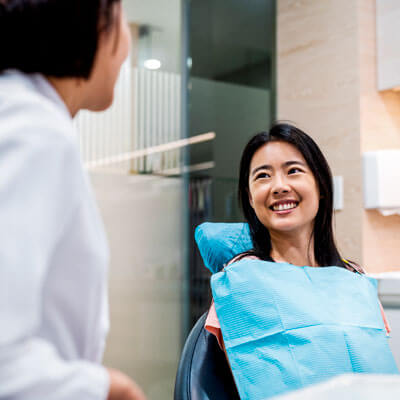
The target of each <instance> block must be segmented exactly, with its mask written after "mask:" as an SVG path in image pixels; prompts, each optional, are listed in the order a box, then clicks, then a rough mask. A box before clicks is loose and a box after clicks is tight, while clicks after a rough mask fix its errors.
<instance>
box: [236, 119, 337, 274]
mask: <svg viewBox="0 0 400 400" xmlns="http://www.w3.org/2000/svg"><path fill="white" fill-rule="evenodd" d="M239 200H240V204H241V206H242V210H243V213H244V216H245V218H246V220H247V222H248V223H249V227H250V233H251V236H252V240H253V245H254V249H253V253H255V254H256V255H257V256H258V257H260V258H262V259H265V260H269V259H271V258H270V253H271V248H272V247H271V246H272V244H271V234H272V235H273V234H274V233H278V234H283V235H292V234H306V235H308V236H309V237H308V238H309V240H310V243H311V241H313V242H312V243H313V248H314V257H315V261H316V262H317V263H318V265H320V266H327V265H340V266H343V262H342V260H341V258H340V255H339V253H338V250H337V248H336V245H335V241H334V234H333V227H332V217H333V183H332V174H331V171H330V168H329V165H328V163H327V161H326V159H325V157H324V155H323V154H322V152H321V150H320V149H319V147H318V146H317V144H316V143H315V142H314V140H313V139H312V138H311V137H310V136H308V135H307V134H306V133H305V132H303V131H302V130H300V129H299V128H297V127H295V126H293V125H291V124H288V123H277V124H275V125H273V126H272V128H271V129H270V130H269V131H268V132H261V133H258V134H257V135H255V136H254V137H253V138H252V139H250V141H249V142H248V144H247V145H246V147H245V149H244V151H243V154H242V158H241V163H240V175H239Z"/></svg>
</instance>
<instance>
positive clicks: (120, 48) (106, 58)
mask: <svg viewBox="0 0 400 400" xmlns="http://www.w3.org/2000/svg"><path fill="white" fill-rule="evenodd" d="M114 13H115V19H114V21H113V25H112V27H111V28H110V30H108V31H104V32H102V33H100V38H99V45H98V49H97V54H96V57H95V61H94V65H93V71H92V74H91V76H90V78H89V81H88V83H89V86H90V90H89V91H88V93H89V94H88V98H87V104H86V107H85V108H87V109H89V110H91V111H102V110H105V109H107V108H108V107H109V106H110V105H111V104H112V102H113V99H114V87H115V84H116V82H117V79H118V75H119V72H120V69H121V66H122V64H123V62H124V61H125V60H126V58H127V57H128V54H129V50H130V47H131V33H130V29H129V25H128V23H127V21H126V18H125V14H124V12H123V9H122V6H121V4H119V3H117V4H115V5H114Z"/></svg>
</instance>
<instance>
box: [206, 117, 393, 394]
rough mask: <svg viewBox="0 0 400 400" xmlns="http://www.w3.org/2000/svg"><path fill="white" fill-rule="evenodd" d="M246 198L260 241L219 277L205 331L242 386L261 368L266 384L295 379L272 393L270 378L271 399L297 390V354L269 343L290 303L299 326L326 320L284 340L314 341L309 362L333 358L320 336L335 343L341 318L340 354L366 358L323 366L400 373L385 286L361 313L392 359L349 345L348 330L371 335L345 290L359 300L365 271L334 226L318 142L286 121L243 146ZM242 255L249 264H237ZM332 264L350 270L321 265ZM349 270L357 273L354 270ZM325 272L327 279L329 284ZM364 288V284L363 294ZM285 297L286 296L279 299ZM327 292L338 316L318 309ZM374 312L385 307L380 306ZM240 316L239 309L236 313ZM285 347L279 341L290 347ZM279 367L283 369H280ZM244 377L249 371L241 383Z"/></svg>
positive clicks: (313, 372)
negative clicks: (391, 344) (355, 364)
mask: <svg viewBox="0 0 400 400" xmlns="http://www.w3.org/2000/svg"><path fill="white" fill-rule="evenodd" d="M239 199H240V202H241V206H242V210H243V213H244V216H245V218H246V220H247V222H248V225H249V230H250V236H251V241H252V244H253V248H252V249H250V250H248V251H244V252H242V253H240V254H238V255H236V256H235V257H234V258H233V259H232V260H231V261H230V262H228V266H227V267H226V269H225V270H224V271H223V272H222V273H217V274H215V275H213V277H212V280H211V286H212V291H213V297H214V300H215V304H216V306H215V305H214V303H213V304H212V305H211V308H210V310H209V313H208V316H207V320H206V323H205V329H206V330H208V331H209V332H211V333H212V334H214V335H215V336H216V337H217V340H218V342H219V344H220V346H221V347H222V348H223V349H224V350H226V355H227V359H228V361H229V363H230V365H231V369H232V372H233V375H234V377H235V382H236V384H238V390H239V392H240V391H241V390H242V393H243V390H244V391H246V390H247V389H249V390H255V391H257V390H258V387H257V385H255V384H254V385H253V386H254V387H252V384H250V383H249V382H251V381H252V379H253V378H254V377H253V376H252V373H253V372H254V371H255V372H254V376H256V375H257V374H258V373H259V372H260V373H261V372H262V373H263V374H265V375H266V377H265V379H264V382H265V381H268V379H271V382H270V386H271V387H272V386H273V385H275V383H276V382H278V381H282V382H283V381H285V384H284V385H283V386H282V387H281V388H278V389H276V390H277V391H276V392H274V393H272V392H269V390H270V389H269V388H268V385H269V384H266V388H265V391H264V392H263V396H261V397H257V398H263V399H264V398H266V397H265V394H266V393H270V394H271V393H272V394H277V393H281V392H284V391H285V390H287V389H288V388H289V387H290V385H291V382H294V381H295V380H296V379H297V378H298V376H297V373H295V372H293V371H295V370H294V369H290V368H288V369H287V371H289V372H287V376H286V375H285V372H282V371H285V368H287V367H288V366H290V365H291V361H288V360H291V358H290V357H289V358H288V359H285V357H284V356H283V355H282V354H283V353H282V354H280V355H279V356H278V355H277V354H278V353H274V354H269V353H268V351H272V350H271V348H274V347H273V345H269V344H268V343H269V342H268V343H267V342H266V341H265V340H266V339H265V338H266V337H267V336H268V335H269V333H268V332H270V331H269V329H270V328H271V327H272V328H271V330H272V331H273V332H274V333H273V336H274V337H277V336H279V335H277V333H279V332H281V331H280V329H282V327H285V328H287V325H285V324H286V322H287V320H288V319H286V320H285V321H284V319H285V318H283V317H282V315H280V316H279V318H278V319H277V320H276V321H278V322H276V321H275V320H274V319H273V318H274V317H273V313H274V310H275V311H276V310H278V311H279V310H280V309H281V308H282V310H284V311H285V312H287V313H288V315H289V316H290V317H289V320H290V321H292V322H293V321H295V323H296V324H298V326H299V329H304V328H305V327H307V326H312V325H313V324H315V325H318V326H319V327H321V326H322V327H323V328H322V329H321V332H320V333H318V335H317V336H313V335H314V334H313V333H312V332H309V333H304V332H305V331H303V333H304V335H305V336H304V337H305V339H304V341H303V342H301V344H300V345H299V343H300V342H295V341H293V342H290V338H289V336H290V335H286V336H284V338H283V339H282V340H283V342H284V343H287V342H290V343H291V344H290V345H291V346H292V348H291V351H292V353H293V354H294V353H295V352H296V351H297V349H300V348H301V347H302V346H304V343H309V344H310V349H309V350H307V351H309V352H310V353H308V355H307V356H305V357H304V359H305V360H306V362H308V361H309V360H311V359H312V357H313V354H317V353H318V356H317V357H316V358H318V359H323V357H326V353H324V352H326V349H323V350H322V352H321V345H320V343H325V342H327V337H326V335H327V332H328V331H329V329H330V327H329V326H336V325H337V326H338V329H337V332H335V334H334V335H336V336H334V339H332V342H334V343H336V345H337V348H336V350H335V351H338V354H339V353H343V354H347V352H349V353H350V355H351V357H354V358H355V359H357V358H359V359H363V360H364V361H365V364H363V366H362V368H360V369H359V370H357V369H352V370H349V369H348V366H346V365H345V363H344V362H343V360H344V359H345V358H346V357H348V355H346V356H345V357H344V358H343V359H342V358H341V356H338V359H337V360H336V361H337V365H336V366H337V368H338V369H337V370H335V369H332V365H331V364H329V363H330V361H329V362H328V361H327V362H325V361H322V364H324V362H325V365H324V367H323V368H322V369H326V371H325V372H327V374H328V375H329V374H331V375H332V376H333V375H334V374H337V373H345V372H370V373H372V371H374V372H379V373H385V372H386V373H387V372H388V371H392V372H391V373H396V372H397V369H396V368H395V367H393V366H394V363H393V362H392V356H391V354H390V351H389V350H388V345H387V339H386V338H385V334H386V333H388V332H389V331H390V330H389V327H388V324H387V321H386V318H385V315H384V312H383V309H382V307H381V306H380V304H379V301H378V298H377V295H376V290H375V289H372V291H371V293H372V294H369V295H368V296H366V297H365V299H367V300H368V301H366V300H365V299H364V300H363V301H362V302H361V308H360V310H361V311H360V312H361V313H362V312H366V313H370V312H372V314H373V318H372V319H371V321H374V324H376V326H379V327H380V329H381V333H382V335H381V336H382V338H381V340H382V347H381V349H380V350H379V351H378V353H379V352H380V351H382V354H383V352H386V353H387V354H388V360H389V361H388V363H387V364H385V365H383V366H378V365H377V364H376V362H375V361H376V358H375V356H374V355H371V354H372V353H371V354H366V353H364V351H363V350H361V351H360V350H358V349H356V350H354V351H353V350H351V351H349V350H348V348H347V347H346V346H347V344H346V343H343V337H346V338H350V339H351V340H353V339H352V335H354V340H355V341H356V342H357V340H359V338H360V337H361V336H358V333H357V334H354V332H353V331H351V329H352V328H351V329H350V332H347V331H346V329H347V328H346V327H345V326H347V325H349V326H350V327H354V326H356V325H357V320H356V315H358V313H357V312H356V313H353V311H352V308H350V307H349V306H350V302H351V301H352V300H350V301H349V300H345V297H343V296H344V293H345V292H346V290H345V288H346V287H347V288H350V292H349V293H350V294H349V298H352V297H353V295H354V294H353V290H354V287H355V286H356V285H357V284H359V283H360V282H362V280H363V279H364V278H365V277H362V276H361V274H363V270H362V268H361V267H360V266H358V265H357V264H355V263H353V262H349V261H346V260H345V259H343V258H342V257H341V255H340V254H339V251H338V249H337V247H336V244H335V240H334V233H333V228H332V216H333V183H332V174H331V171H330V168H329V166H328V163H327V161H326V159H325V157H324V156H323V154H322V152H321V150H320V149H319V148H318V146H317V144H316V143H315V142H314V140H313V139H312V138H311V137H310V136H308V135H307V134H306V133H305V132H303V131H301V130H300V129H298V128H296V127H295V126H293V125H290V124H287V123H277V124H275V125H274V126H272V128H271V129H270V130H269V131H268V132H261V133H259V134H257V135H255V136H254V137H253V138H252V139H251V140H250V141H249V142H248V144H247V145H246V147H245V149H244V151H243V155H242V159H241V163H240V176H239ZM237 261H241V262H240V263H236V262H237ZM262 261H266V262H262ZM231 264H232V265H231ZM332 266H334V267H340V268H326V269H325V268H312V267H332ZM298 267H304V268H298ZM310 267H311V268H310ZM345 269H346V270H349V271H351V272H354V273H356V274H353V273H349V272H348V271H344V270H345ZM253 272H254V274H253ZM303 272H304V273H305V276H306V278H305V279H303V278H304V277H303V278H301V279H300V278H299V276H300V275H296V274H302V273H303ZM336 273H337V274H338V276H339V278H338V279H337V281H336V285H339V287H340V292H337V293H340V296H338V295H337V294H336V290H338V288H335V290H333V292H334V293H335V294H334V295H332V294H329V293H328V289H327V288H330V290H332V288H333V287H335V280H334V279H332V280H330V275H329V274H336ZM272 276H275V277H276V280H273V279H272V280H271V277H272ZM294 276H298V278H299V279H298V280H296V279H297V278H293V277H294ZM235 279H237V281H236V280H235ZM274 279H275V278H274ZM324 279H325V283H322V284H321V282H323V281H324ZM366 279H367V278H366ZM291 280H292V281H291ZM272 281H273V283H271V282H272ZM353 281H354V282H353ZM310 282H312V283H313V285H314V290H313V289H311V286H310V285H309V283H310ZM291 285H292V286H291ZM319 285H320V286H319ZM353 285H354V286H353ZM235 290H236V291H235ZM297 290H298V293H299V295H298V297H297V298H296V296H294V298H293V299H292V300H293V301H291V300H290V298H291V296H292V295H293V293H294V292H296V291H297ZM310 292H312V296H314V298H313V300H312V301H310V302H308V303H307V301H306V302H305V304H302V306H301V307H300V309H297V305H298V304H300V302H301V301H302V300H303V299H304V298H305V297H306V296H307V295H308V294H309V293H310ZM362 292H363V291H362V290H361V291H360V293H362ZM360 293H359V294H358V295H360ZM358 295H356V296H358ZM278 298H279V300H276V299H278ZM323 299H325V300H326V304H325V306H322V308H321V309H322V315H323V316H324V315H325V314H326V312H327V310H329V309H334V310H335V311H334V312H333V313H330V315H332V316H333V317H332V320H331V321H329V323H327V322H326V319H324V317H322V318H320V316H317V314H318V312H319V311H318V310H321V309H319V308H318V310H317V311H316V309H314V308H313V307H314V305H313V304H318V303H319V302H321V301H325V300H323ZM264 300H265V302H264V303H263V301H264ZM269 301H272V302H273V301H277V303H276V304H274V306H273V307H272V308H268V307H266V304H267V303H268V302H269ZM368 302H370V303H368ZM268 304H269V303H268ZM281 306H282V307H281ZM324 307H325V308H324ZM374 309H375V311H376V310H377V312H375V311H373V310H374ZM238 310H239V311H238ZM379 310H380V312H379ZM339 311H340V312H339ZM217 312H218V315H217ZM279 312H280V311H279ZM336 312H339V314H340V313H342V315H344V314H345V313H348V315H346V317H345V318H342V320H341V319H340V318H341V317H340V316H339V317H337V315H336ZM235 313H236V314H235ZM328 313H329V312H328ZM374 313H375V314H374ZM372 314H371V315H372ZM234 315H236V316H235V317H232V316H234ZM284 317H286V316H284ZM246 318H247V319H246ZM239 320H240V323H239V322H238V321H239ZM220 321H221V324H220ZM232 321H233V322H232ZM243 321H246V322H243ZM274 321H275V322H274ZM315 321H318V322H317V323H316V322H315ZM349 321H350V323H349ZM274 324H275V325H274ZM324 324H325V325H324ZM363 324H364V325H365V321H362V322H360V326H364V325H363ZM328 325H329V326H328ZM353 325H354V326H353ZM367 325H368V324H367ZM368 326H369V325H368ZM385 328H386V331H385ZM318 329H319V328H318ZM257 332H258V333H259V337H260V338H262V339H260V341H259V342H257V338H256V337H257V334H258V333H257ZM222 333H223V334H224V336H222ZM303 333H302V334H303ZM291 334H293V332H292V333H291ZM271 335H272V334H271ZM360 335H361V334H360ZM346 340H347V339H346ZM248 342H249V343H252V344H251V346H250V347H249V349H250V350H246V351H245V352H244V353H243V354H241V351H242V350H243V348H244V347H243V346H244V345H245V344H246V343H248ZM265 343H267V344H265ZM271 343H272V342H271ZM275 344H276V346H277V347H279V345H280V344H279V343H275ZM225 345H226V349H225ZM292 353H291V354H292ZM320 353H321V354H320ZM296 354H298V352H297V353H296ZM335 356H336V355H335ZM335 356H333V357H331V356H329V357H328V359H329V360H332V359H334V357H335ZM252 357H253V358H252ZM302 357H303V356H302ZM321 357H322V358H321ZM351 357H350V358H351ZM293 359H296V356H293ZM238 360H239V361H238ZM243 360H251V363H249V365H251V367H250V370H251V369H252V368H253V369H254V371H252V370H251V371H250V372H244V371H243V370H242V365H244V364H243V363H242V362H243ZM307 360H308V361H307ZM303 361H304V360H303ZM241 363H242V364H241ZM257 363H260V365H259V366H260V369H259V370H257V367H256V366H255V365H256V364H257ZM271 365H274V366H275V365H279V368H276V370H278V371H279V373H277V376H276V377H275V378H276V379H275V378H273V377H272V375H271V376H268V372H265V371H268V368H269V367H270V366H271ZM360 365H361V364H360ZM335 368H336V367H335ZM243 369H244V368H243ZM272 370H274V368H272V369H271V370H270V372H271V371H272ZM304 370H307V374H309V376H311V377H312V379H311V380H310V382H315V380H314V379H317V378H318V379H319V374H320V373H321V368H319V367H307V368H304ZM328 375H327V376H328ZM242 376H245V378H244V380H242V381H241V379H242ZM249 377H251V379H250V378H249ZM304 382H305V381H304ZM304 382H303V381H302V383H301V384H299V386H298V387H301V386H302V385H304ZM261 386H262V384H261ZM253 393H254V392H253ZM249 398H250V397H249ZM251 398H256V397H251Z"/></svg>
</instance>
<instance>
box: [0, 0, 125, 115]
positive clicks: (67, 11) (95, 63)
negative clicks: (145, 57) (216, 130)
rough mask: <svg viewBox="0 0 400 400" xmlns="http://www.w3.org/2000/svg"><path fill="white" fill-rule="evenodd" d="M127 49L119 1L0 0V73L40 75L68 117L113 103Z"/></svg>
mask: <svg viewBox="0 0 400 400" xmlns="http://www.w3.org/2000/svg"><path fill="white" fill-rule="evenodd" d="M129 48H130V32H129V27H128V25H127V22H126V20H125V17H124V14H123V10H122V6H121V1H120V0H0V72H3V71H5V70H8V69H15V70H19V71H21V72H24V73H40V74H43V75H45V76H46V77H47V78H49V80H50V82H51V83H52V84H53V85H54V86H55V87H56V89H59V92H61V93H60V94H61V96H62V97H63V98H64V100H65V101H66V104H67V106H69V108H70V111H71V114H73V115H74V114H75V113H76V112H77V111H78V110H79V109H81V108H86V109H90V110H93V111H99V110H103V109H105V108H107V107H108V106H109V105H110V104H111V103H112V99H113V92H114V86H115V83H116V80H117V77H118V74H119V71H120V67H121V65H122V63H123V61H124V60H125V59H126V57H127V55H128V52H129ZM66 83H67V85H66ZM66 86H68V88H66ZM73 87H75V88H76V90H71V88H73Z"/></svg>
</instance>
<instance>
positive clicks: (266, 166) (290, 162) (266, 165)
mask: <svg viewBox="0 0 400 400" xmlns="http://www.w3.org/2000/svg"><path fill="white" fill-rule="evenodd" d="M291 165H302V166H303V167H305V166H306V164H304V163H303V162H302V161H300V160H291V161H286V162H284V163H283V164H282V167H290V166H291ZM262 169H269V170H272V166H271V165H268V164H264V165H260V166H259V167H257V168H254V169H253V171H252V172H251V176H253V175H255V174H256V173H257V172H258V171H260V170H262Z"/></svg>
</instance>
